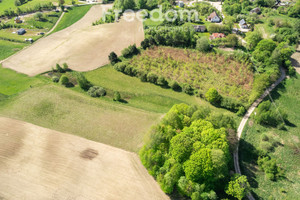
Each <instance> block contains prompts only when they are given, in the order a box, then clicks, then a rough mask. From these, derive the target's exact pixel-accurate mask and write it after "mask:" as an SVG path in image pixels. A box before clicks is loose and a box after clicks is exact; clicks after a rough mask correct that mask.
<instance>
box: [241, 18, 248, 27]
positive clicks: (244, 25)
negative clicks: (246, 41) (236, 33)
mask: <svg viewBox="0 0 300 200" xmlns="http://www.w3.org/2000/svg"><path fill="white" fill-rule="evenodd" d="M239 25H240V27H241V28H242V29H248V28H249V27H248V25H247V23H246V21H245V20H244V19H242V20H241V21H240V22H239Z"/></svg>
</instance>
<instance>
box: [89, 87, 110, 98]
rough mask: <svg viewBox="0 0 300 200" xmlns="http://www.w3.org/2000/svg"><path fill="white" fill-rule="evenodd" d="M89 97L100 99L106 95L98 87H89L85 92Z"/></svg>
mask: <svg viewBox="0 0 300 200" xmlns="http://www.w3.org/2000/svg"><path fill="white" fill-rule="evenodd" d="M87 93H88V94H89V95H90V96H91V97H102V96H105V95H106V91H105V90H104V89H103V88H102V87H99V86H93V87H90V89H89V90H88V92H87Z"/></svg>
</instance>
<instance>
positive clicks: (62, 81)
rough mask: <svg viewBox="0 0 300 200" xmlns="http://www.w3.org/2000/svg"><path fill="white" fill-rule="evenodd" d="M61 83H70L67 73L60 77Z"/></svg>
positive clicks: (65, 84)
mask: <svg viewBox="0 0 300 200" xmlns="http://www.w3.org/2000/svg"><path fill="white" fill-rule="evenodd" d="M59 82H60V84H61V85H64V86H67V84H68V83H69V78H68V77H67V76H66V75H62V76H61V77H60V79H59Z"/></svg>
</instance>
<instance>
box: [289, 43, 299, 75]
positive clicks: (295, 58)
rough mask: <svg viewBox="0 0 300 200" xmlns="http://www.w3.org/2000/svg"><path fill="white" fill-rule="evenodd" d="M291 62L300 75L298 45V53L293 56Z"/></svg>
mask: <svg viewBox="0 0 300 200" xmlns="http://www.w3.org/2000/svg"><path fill="white" fill-rule="evenodd" d="M291 61H292V65H293V66H294V67H295V69H296V71H297V72H298V73H299V74H300V45H298V48H297V50H296V52H295V53H294V54H293V55H292V58H291Z"/></svg>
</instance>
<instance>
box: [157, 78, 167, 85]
mask: <svg viewBox="0 0 300 200" xmlns="http://www.w3.org/2000/svg"><path fill="white" fill-rule="evenodd" d="M157 84H158V85H160V86H162V87H166V86H168V81H167V80H166V79H165V77H163V76H159V77H158V79H157Z"/></svg>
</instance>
